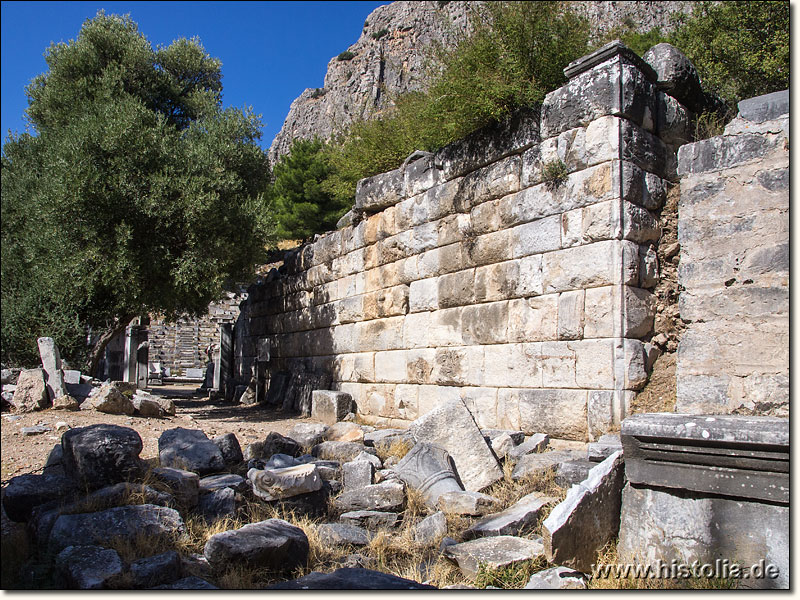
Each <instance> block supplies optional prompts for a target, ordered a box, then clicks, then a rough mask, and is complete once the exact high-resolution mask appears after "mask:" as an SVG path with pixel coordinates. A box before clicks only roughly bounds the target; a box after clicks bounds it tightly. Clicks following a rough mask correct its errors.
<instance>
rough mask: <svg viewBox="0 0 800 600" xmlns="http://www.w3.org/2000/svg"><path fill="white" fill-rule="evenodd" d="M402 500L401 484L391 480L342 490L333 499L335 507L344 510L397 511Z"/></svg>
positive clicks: (403, 491)
mask: <svg viewBox="0 0 800 600" xmlns="http://www.w3.org/2000/svg"><path fill="white" fill-rule="evenodd" d="M404 502H405V490H404V488H403V484H402V483H395V482H391V481H387V482H384V483H376V484H373V485H368V486H366V487H363V488H359V489H357V490H352V491H349V492H343V493H342V494H341V495H339V496H338V497H337V498H336V499H335V500H334V504H335V506H336V508H337V509H339V510H342V511H345V512H347V511H354V510H383V511H390V512H397V511H400V510H402V508H403V504H404Z"/></svg>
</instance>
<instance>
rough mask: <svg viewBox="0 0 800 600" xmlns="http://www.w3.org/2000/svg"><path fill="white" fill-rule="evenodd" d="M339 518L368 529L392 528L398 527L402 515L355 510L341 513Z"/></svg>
mask: <svg viewBox="0 0 800 600" xmlns="http://www.w3.org/2000/svg"><path fill="white" fill-rule="evenodd" d="M339 520H340V521H343V522H345V523H350V524H352V525H358V526H359V527H364V528H366V529H381V528H387V529H390V528H392V527H397V525H398V523H399V521H400V515H398V514H397V513H395V512H384V511H379V510H354V511H351V512H346V513H344V514H342V515H340V516H339Z"/></svg>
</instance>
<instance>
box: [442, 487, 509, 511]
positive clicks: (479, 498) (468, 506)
mask: <svg viewBox="0 0 800 600" xmlns="http://www.w3.org/2000/svg"><path fill="white" fill-rule="evenodd" d="M499 503H500V501H499V500H498V499H497V498H495V497H493V496H489V495H488V494H482V493H481V492H467V491H457V492H445V493H444V494H442V495H441V496H439V500H438V505H439V508H440V509H441V510H442V511H444V512H446V513H453V514H456V515H469V516H473V517H474V516H480V515H485V514H486V513H489V512H491V511H492V510H493V509H495V510H496V508H497V505H498V504H499Z"/></svg>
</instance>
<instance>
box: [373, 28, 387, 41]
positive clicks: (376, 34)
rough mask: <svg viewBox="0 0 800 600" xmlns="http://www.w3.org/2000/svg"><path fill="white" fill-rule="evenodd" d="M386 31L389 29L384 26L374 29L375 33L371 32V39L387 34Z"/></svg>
mask: <svg viewBox="0 0 800 600" xmlns="http://www.w3.org/2000/svg"><path fill="white" fill-rule="evenodd" d="M388 33H389V30H388V29H386V28H385V27H384V28H383V29H381V30H380V31H376V32H375V33H373V34H372V39H373V40H379V39H381V38H382V37H383V36H385V35H387V34H388Z"/></svg>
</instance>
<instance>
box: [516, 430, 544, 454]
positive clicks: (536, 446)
mask: <svg viewBox="0 0 800 600" xmlns="http://www.w3.org/2000/svg"><path fill="white" fill-rule="evenodd" d="M549 443H550V436H549V435H547V434H546V433H534V434H533V435H532V436H530V437H529V438H528V439H527V440H525V441H524V442H522V443H521V444H520V445H519V446H515V447H514V448H513V449H512V450H511V452H510V453H509V455H510V456H511V458H515V459H519V458H520V457H522V456H525V455H526V454H531V453H534V452H544V451H545V449H546V448H547V445H548V444H549Z"/></svg>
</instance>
